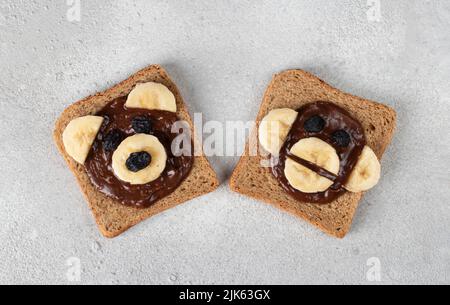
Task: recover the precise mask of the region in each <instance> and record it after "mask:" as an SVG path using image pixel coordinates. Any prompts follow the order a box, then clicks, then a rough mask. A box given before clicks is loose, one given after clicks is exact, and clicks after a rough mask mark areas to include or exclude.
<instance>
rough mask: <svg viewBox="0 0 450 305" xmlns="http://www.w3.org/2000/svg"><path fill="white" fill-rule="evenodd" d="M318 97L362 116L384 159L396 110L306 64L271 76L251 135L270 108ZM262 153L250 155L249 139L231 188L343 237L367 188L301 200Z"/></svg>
mask: <svg viewBox="0 0 450 305" xmlns="http://www.w3.org/2000/svg"><path fill="white" fill-rule="evenodd" d="M316 101H329V102H332V103H335V104H336V105H338V106H340V107H342V108H344V109H345V110H347V111H348V112H349V113H350V114H351V115H352V116H353V117H354V118H355V119H357V120H359V121H360V122H361V124H362V126H363V127H364V129H365V133H366V138H367V145H369V146H370V147H371V148H372V149H373V150H374V151H375V153H376V155H377V156H378V158H380V159H381V157H382V155H383V153H384V152H385V150H386V148H387V146H388V145H389V143H390V142H391V140H392V137H393V134H394V131H395V127H396V113H395V111H394V110H393V109H391V108H389V107H388V106H385V105H382V104H379V103H376V102H372V101H369V100H366V99H362V98H359V97H356V96H353V95H350V94H346V93H343V92H341V91H340V90H337V89H335V88H333V87H331V86H330V85H328V84H326V83H325V82H324V81H322V80H321V79H319V78H317V77H315V76H313V75H311V74H310V73H308V72H305V71H302V70H289V71H285V72H282V73H279V74H277V75H275V76H274V77H273V79H272V82H271V83H270V85H269V87H268V89H267V91H266V93H265V95H264V99H263V102H262V105H261V108H260V111H259V113H258V116H257V119H256V128H255V130H253V132H252V134H251V136H252V137H257V136H258V135H257V134H258V133H257V129H258V126H259V123H260V122H261V120H262V119H263V118H264V117H265V116H266V115H267V113H268V112H269V111H271V110H273V109H276V108H291V109H298V108H300V107H301V106H303V105H305V104H308V103H311V102H316ZM264 158H265V157H263V156H262V155H261V154H257V155H256V156H254V155H252V156H250V154H249V144H247V148H246V150H245V153H244V154H243V156H242V158H241V159H240V161H239V163H238V165H237V167H236V169H235V170H234V172H233V174H232V177H231V180H230V186H231V189H232V190H233V191H235V192H238V193H241V194H243V195H246V196H249V197H252V198H256V199H258V200H261V201H264V202H266V203H269V204H272V205H274V206H276V207H278V208H280V209H282V210H284V211H287V212H289V213H292V214H294V215H296V216H298V217H301V218H303V219H305V220H307V221H308V222H310V223H311V224H313V225H315V226H317V227H319V228H320V229H321V230H323V231H324V232H325V233H327V234H329V235H331V236H335V237H338V238H343V237H344V236H345V235H346V234H347V233H348V232H349V230H350V227H351V223H352V220H353V216H354V215H355V212H356V209H357V207H358V203H359V201H360V200H361V198H362V196H363V193H350V192H347V193H345V194H344V195H343V196H341V197H340V198H338V199H336V200H335V201H334V202H332V203H330V204H327V205H317V204H312V203H307V202H299V201H297V200H295V199H293V198H292V197H291V196H290V195H288V193H287V192H285V191H284V190H283V189H282V188H281V186H280V185H279V183H278V181H277V180H276V179H275V177H274V176H273V175H272V173H271V171H270V168H267V167H262V166H261V165H260V162H261V160H263V159H264Z"/></svg>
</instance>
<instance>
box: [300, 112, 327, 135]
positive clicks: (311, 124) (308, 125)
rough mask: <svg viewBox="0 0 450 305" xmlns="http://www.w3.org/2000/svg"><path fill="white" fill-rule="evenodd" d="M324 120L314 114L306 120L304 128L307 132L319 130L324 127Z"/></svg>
mask: <svg viewBox="0 0 450 305" xmlns="http://www.w3.org/2000/svg"><path fill="white" fill-rule="evenodd" d="M325 124H326V123H325V120H324V119H322V118H321V117H320V116H318V115H315V116H313V117H310V118H309V119H307V120H306V122H305V125H304V128H305V130H306V131H307V132H321V131H322V130H323V129H324V128H325Z"/></svg>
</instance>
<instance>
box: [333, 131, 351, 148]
mask: <svg viewBox="0 0 450 305" xmlns="http://www.w3.org/2000/svg"><path fill="white" fill-rule="evenodd" d="M331 139H332V140H333V143H334V144H336V145H337V146H340V147H347V146H349V145H350V142H351V138H350V135H349V134H348V133H347V132H346V131H345V130H338V131H336V132H335V133H333V135H332V136H331Z"/></svg>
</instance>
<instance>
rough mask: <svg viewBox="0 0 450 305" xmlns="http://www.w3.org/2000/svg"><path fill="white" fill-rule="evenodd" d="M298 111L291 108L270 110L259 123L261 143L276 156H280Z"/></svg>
mask: <svg viewBox="0 0 450 305" xmlns="http://www.w3.org/2000/svg"><path fill="white" fill-rule="evenodd" d="M297 116H298V112H297V111H295V110H292V109H289V108H281V109H275V110H272V111H271V112H269V114H267V115H266V116H265V117H264V118H263V119H262V121H261V123H260V125H259V130H258V133H259V143H260V144H261V146H262V147H263V148H264V149H265V150H266V151H268V152H269V153H271V154H272V155H274V156H278V155H279V153H280V150H281V147H283V144H284V141H285V140H286V137H287V135H288V134H289V131H290V130H291V128H292V125H293V124H294V122H295V120H296V119H297Z"/></svg>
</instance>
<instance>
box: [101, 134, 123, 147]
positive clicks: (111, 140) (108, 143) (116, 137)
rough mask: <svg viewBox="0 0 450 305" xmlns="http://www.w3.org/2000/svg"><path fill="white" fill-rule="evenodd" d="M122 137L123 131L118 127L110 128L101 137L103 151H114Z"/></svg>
mask: <svg viewBox="0 0 450 305" xmlns="http://www.w3.org/2000/svg"><path fill="white" fill-rule="evenodd" d="M123 138H124V135H123V133H122V132H121V131H120V130H118V129H113V130H111V131H110V132H109V133H108V134H107V135H106V136H105V138H104V139H103V149H104V150H105V151H114V150H116V149H117V147H119V145H120V143H121V142H122V140H123Z"/></svg>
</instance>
